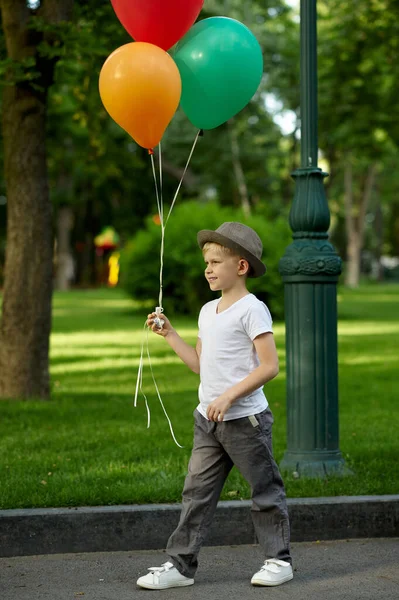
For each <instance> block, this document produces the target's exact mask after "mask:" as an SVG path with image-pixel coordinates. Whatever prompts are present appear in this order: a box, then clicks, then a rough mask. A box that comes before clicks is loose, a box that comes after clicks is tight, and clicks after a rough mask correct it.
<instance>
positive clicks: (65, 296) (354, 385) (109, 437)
mask: <svg viewBox="0 0 399 600" xmlns="http://www.w3.org/2000/svg"><path fill="white" fill-rule="evenodd" d="M398 300H399V287H398V286H384V287H378V286H368V287H363V288H361V289H360V290H355V291H350V290H343V289H342V290H341V289H340V291H339V302H338V309H339V316H340V322H339V328H338V331H339V393H340V449H341V451H342V453H343V455H344V457H345V459H346V461H347V464H348V465H349V466H350V467H351V468H352V470H353V471H354V473H355V475H354V476H353V477H347V478H344V479H334V478H331V479H329V480H321V481H312V482H309V481H306V480H295V479H293V478H291V477H290V476H288V477H286V487H287V492H288V494H289V495H290V496H318V495H339V494H344V495H345V494H349V495H350V494H383V493H398V492H399V467H398V464H399V461H398V460H397V457H398V455H399V436H398V435H397V431H398V424H399V423H398V416H397V415H398V413H397V392H398V384H397V377H398V371H399V361H398V333H399V321H398V308H397V307H398ZM151 309H152V306H142V305H140V304H139V303H137V302H134V301H132V300H131V299H129V298H127V297H125V296H124V295H123V294H122V293H121V291H119V290H106V289H104V290H90V291H87V292H82V291H79V292H78V291H73V292H70V293H57V294H56V295H55V298H54V330H53V334H52V337H51V385H52V399H51V401H49V402H4V401H3V402H0V417H1V419H0V453H1V459H0V481H1V486H0V507H2V508H14V507H31V506H77V505H97V504H118V503H122V504H123V503H143V502H176V501H180V494H181V488H182V484H183V480H184V476H185V473H186V469H187V460H188V457H189V454H190V450H191V443H192V428H193V418H192V412H193V410H194V409H195V406H196V404H197V388H198V382H199V381H198V376H196V375H195V374H194V373H192V372H191V371H189V369H188V368H187V367H186V366H185V365H183V364H182V363H181V362H180V360H179V359H178V358H177V357H176V356H175V354H174V353H173V352H172V351H171V350H170V348H169V347H168V345H167V344H166V343H165V341H164V340H163V339H161V338H159V337H157V336H154V335H152V334H150V335H149V348H150V353H151V361H152V367H153V372H154V376H155V378H156V381H157V384H158V386H159V389H160V392H161V395H162V399H163V402H164V404H165V407H166V409H167V411H168V414H169V415H170V417H171V419H172V423H173V427H174V431H175V434H176V437H177V439H178V441H179V442H180V443H181V444H182V445H183V446H184V448H183V449H179V448H178V447H177V446H176V445H175V444H174V443H173V440H172V438H171V435H170V431H169V427H168V423H167V421H166V418H165V415H164V413H163V411H162V408H161V406H160V404H159V400H158V398H157V396H156V393H155V389H154V383H153V380H152V376H151V371H150V367H149V364H148V358H147V355H146V351H145V352H144V377H143V391H144V392H145V394H146V395H147V398H148V402H149V406H150V411H151V424H150V428H149V429H147V411H146V407H145V403H144V398H143V397H142V396H141V395H140V396H139V399H138V405H137V407H136V408H135V407H134V406H133V398H134V392H135V387H136V377H137V369H138V364H139V359H140V354H141V345H142V342H143V340H144V341H145V340H146V334H145V333H144V329H143V326H144V321H145V318H146V315H147V313H148V312H149V310H151ZM169 317H170V318H171V319H172V321H173V324H174V325H175V326H176V328H177V329H178V331H179V332H180V333H181V335H182V336H183V337H184V338H185V339H186V340H187V341H188V342H189V343H191V344H193V345H194V344H195V340H196V335H197V328H196V319H189V318H186V317H179V316H178V315H169ZM274 329H275V338H276V343H277V348H278V354H279V359H280V374H279V376H278V377H277V378H276V379H275V380H274V381H272V382H271V383H270V384H269V385H268V386H267V387H266V393H267V396H268V399H269V402H270V405H271V408H272V410H273V413H274V416H275V425H274V450H275V456H276V459H277V461H280V460H281V458H282V456H283V453H284V450H285V444H286V408H285V385H286V376H285V375H286V374H285V348H284V325H283V324H282V323H276V324H275V328H274ZM248 495H249V490H248V486H247V485H246V483H245V482H244V481H243V480H242V478H241V477H240V475H239V474H238V473H237V472H236V471H233V472H232V474H231V475H230V477H229V479H228V481H227V483H226V486H225V490H224V493H223V498H224V499H231V498H246V497H248Z"/></svg>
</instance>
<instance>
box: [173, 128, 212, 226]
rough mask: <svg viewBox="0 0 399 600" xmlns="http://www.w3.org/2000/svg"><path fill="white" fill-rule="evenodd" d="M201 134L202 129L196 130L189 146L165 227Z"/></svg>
mask: <svg viewBox="0 0 399 600" xmlns="http://www.w3.org/2000/svg"><path fill="white" fill-rule="evenodd" d="M202 135H203V132H202V129H200V130H199V131H198V133H197V135H196V136H195V140H194V143H193V146H192V148H191V152H190V154H189V157H188V160H187V163H186V166H185V168H184V171H183V175H182V177H181V179H180V183H179V185H178V186H177V190H176V193H175V195H174V198H173V201H172V204H171V207H170V209H169V212H168V216H167V217H166V222H165V227H166V224H167V222H168V221H169V217H170V213H171V212H172V210H173V207H174V205H175V202H176V200H177V196H178V194H179V192H180V188H181V186H182V183H183V179H184V176H185V174H186V171H187V169H188V165H189V164H190V160H191V157H192V155H193V153H194V150H195V146H196V145H197V142H198V138H199V137H200V136H202Z"/></svg>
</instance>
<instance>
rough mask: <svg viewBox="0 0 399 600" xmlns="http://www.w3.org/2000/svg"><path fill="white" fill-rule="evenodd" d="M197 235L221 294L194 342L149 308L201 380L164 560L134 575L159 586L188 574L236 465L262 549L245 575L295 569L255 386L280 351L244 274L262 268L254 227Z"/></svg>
mask: <svg viewBox="0 0 399 600" xmlns="http://www.w3.org/2000/svg"><path fill="white" fill-rule="evenodd" d="M197 237H198V243H199V246H200V248H201V249H202V252H203V255H204V260H205V264H206V268H205V278H206V279H207V281H208V283H209V286H210V288H211V290H213V291H215V292H216V291H220V292H221V297H220V298H217V299H216V300H212V301H211V302H208V303H207V304H205V305H204V306H203V307H202V309H201V311H200V315H199V322H198V323H199V332H198V339H197V344H196V347H195V348H193V347H192V346H190V345H188V344H186V342H185V341H184V340H183V339H182V338H181V337H180V336H179V335H178V333H177V332H176V331H175V330H174V329H173V327H172V325H171V323H170V321H169V320H168V319H167V317H166V316H165V315H162V318H163V320H164V325H163V328H162V329H159V328H158V327H157V325H156V324H155V323H154V319H155V317H156V316H157V315H156V314H155V313H152V314H150V315H148V320H147V325H148V326H149V327H151V329H152V330H153V331H154V332H155V333H157V334H158V335H161V336H163V337H164V338H165V340H166V341H167V342H168V344H169V345H170V347H171V348H173V350H174V351H175V352H176V354H177V355H178V356H179V357H180V358H181V359H182V360H183V361H184V362H185V363H186V364H187V365H188V367H189V368H190V369H191V370H192V371H194V373H198V374H199V375H200V386H199V405H198V407H197V409H196V410H195V412H194V418H195V427H194V446H193V450H192V454H191V459H190V462H189V466H188V474H187V477H186V480H185V484H184V489H183V494H182V497H183V499H182V504H183V506H182V512H181V516H180V521H179V524H178V526H177V528H176V530H175V531H174V533H172V535H171V537H170V538H169V541H168V544H167V548H166V551H167V553H168V555H169V557H170V561H168V562H166V563H164V564H163V565H162V566H161V567H153V568H150V569H149V571H150V572H149V573H148V574H147V575H144V576H143V577H140V578H139V579H138V581H137V584H138V585H139V586H140V587H143V588H149V589H165V588H171V587H180V586H187V585H192V584H193V583H194V575H195V572H196V570H197V567H198V561H197V557H198V553H199V551H200V548H201V545H202V543H203V541H204V539H205V536H206V533H207V531H208V529H209V526H210V524H211V521H212V517H213V515H214V513H215V510H216V506H217V502H218V500H219V497H220V494H221V491H222V488H223V484H224V482H225V480H226V478H227V476H228V474H229V472H230V470H231V468H232V467H233V465H235V466H236V467H237V468H238V469H239V471H240V472H241V473H242V475H243V476H244V477H245V479H246V480H247V481H248V483H249V484H250V486H251V493H252V503H253V504H252V509H251V510H252V512H251V514H252V519H253V523H254V527H255V532H256V535H257V538H258V541H259V544H260V546H261V548H262V550H263V553H264V557H265V562H264V564H263V565H262V566H261V568H260V570H259V571H257V572H256V573H255V574H254V576H253V577H252V579H251V583H252V584H253V585H264V586H275V585H280V584H282V583H285V582H286V581H289V580H290V579H292V577H293V574H292V566H291V562H292V561H291V556H290V549H289V521H288V512H287V505H286V497H285V490H284V485H283V481H282V479H281V476H280V473H279V470H278V467H277V464H276V462H275V460H274V458H273V454H272V424H273V416H272V413H271V411H270V409H269V408H268V403H267V400H266V397H265V395H264V393H263V385H264V384H265V383H267V382H268V381H270V380H271V379H273V378H274V377H275V376H276V375H277V373H278V358H277V352H276V346H275V343H274V338H273V333H272V319H271V316H270V313H269V310H268V309H267V307H266V305H265V304H264V303H263V302H261V301H259V300H258V299H257V298H256V297H255V296H254V295H253V294H251V293H249V292H248V290H247V286H246V279H247V277H260V276H262V275H263V274H264V273H265V271H266V267H265V265H264V264H263V263H262V262H261V257H262V250H263V247H262V242H261V240H260V238H259V236H258V235H257V234H256V232H255V231H254V230H253V229H251V228H250V227H247V226H246V225H243V224H241V223H236V222H231V223H223V224H222V225H221V226H220V227H219V228H218V229H216V231H209V230H203V231H200V232H199V233H198V236H197Z"/></svg>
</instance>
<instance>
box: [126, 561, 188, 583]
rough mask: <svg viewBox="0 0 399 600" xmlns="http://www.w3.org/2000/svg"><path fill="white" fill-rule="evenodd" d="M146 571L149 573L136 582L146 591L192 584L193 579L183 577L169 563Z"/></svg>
mask: <svg viewBox="0 0 399 600" xmlns="http://www.w3.org/2000/svg"><path fill="white" fill-rule="evenodd" d="M148 570H149V571H150V572H149V573H148V574H147V575H143V577H139V579H138V580H137V585H139V586H140V587H142V588H146V589H148V590H164V589H166V588H172V587H183V586H185V585H193V583H194V579H190V578H189V577H184V575H182V574H181V573H179V571H178V570H177V569H176V567H174V566H173V564H172V563H171V562H166V563H163V565H162V566H161V567H150V568H149V569H148Z"/></svg>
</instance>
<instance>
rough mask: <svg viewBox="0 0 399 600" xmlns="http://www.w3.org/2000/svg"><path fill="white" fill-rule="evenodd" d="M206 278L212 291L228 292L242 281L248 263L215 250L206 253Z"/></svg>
mask: <svg viewBox="0 0 399 600" xmlns="http://www.w3.org/2000/svg"><path fill="white" fill-rule="evenodd" d="M204 260H205V264H206V268H205V277H206V279H207V281H208V282H209V286H210V288H211V290H212V291H214V292H217V291H227V290H229V289H232V288H233V287H234V286H235V285H237V283H238V282H239V281H240V280H242V277H243V276H244V275H245V273H246V272H247V270H248V262H247V261H246V260H245V259H243V258H240V257H239V256H228V255H225V254H223V252H220V251H218V250H215V249H210V250H208V251H207V252H205V255H204Z"/></svg>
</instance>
